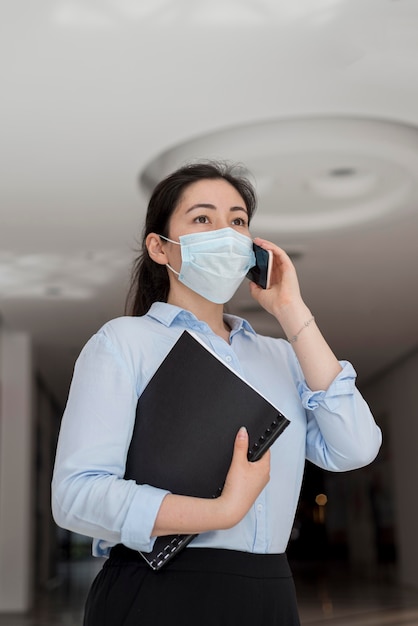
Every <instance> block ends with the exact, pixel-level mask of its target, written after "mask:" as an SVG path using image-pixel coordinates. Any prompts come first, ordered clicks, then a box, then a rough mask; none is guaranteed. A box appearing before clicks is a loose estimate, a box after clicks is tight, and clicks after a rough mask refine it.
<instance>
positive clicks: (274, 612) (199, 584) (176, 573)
mask: <svg viewBox="0 0 418 626" xmlns="http://www.w3.org/2000/svg"><path fill="white" fill-rule="evenodd" d="M177 624H178V625H179V626H180V625H181V626H196V625H197V624H199V626H235V625H236V626H238V625H239V626H300V622H299V617H298V610H297V604H296V594H295V588H294V583H293V577H292V573H291V571H290V567H289V564H288V562H287V557H286V555H285V554H251V553H247V552H238V551H234V550H218V549H212V548H186V549H185V550H183V552H182V553H181V554H179V555H178V556H177V557H175V558H174V559H173V561H171V562H169V563H167V564H166V565H165V566H164V567H163V568H162V569H161V570H160V571H158V572H154V571H153V570H151V569H150V568H149V566H148V565H147V564H146V563H145V562H144V561H143V559H142V557H141V556H140V555H139V554H138V553H137V552H135V551H134V550H129V549H128V548H125V547H124V546H121V545H119V546H115V547H114V548H112V550H111V553H110V557H109V559H108V560H107V561H106V563H105V564H104V566H103V569H102V570H101V571H100V572H99V574H98V575H97V577H96V579H95V580H94V582H93V585H92V587H91V589H90V592H89V595H88V598H87V602H86V609H85V617H84V626H169V625H170V626H173V625H176V626H177Z"/></svg>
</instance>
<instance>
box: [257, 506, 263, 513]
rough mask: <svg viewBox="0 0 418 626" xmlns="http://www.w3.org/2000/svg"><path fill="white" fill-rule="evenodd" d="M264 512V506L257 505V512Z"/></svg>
mask: <svg viewBox="0 0 418 626" xmlns="http://www.w3.org/2000/svg"><path fill="white" fill-rule="evenodd" d="M262 510H263V505H262V504H257V512H258V513H261V511H262Z"/></svg>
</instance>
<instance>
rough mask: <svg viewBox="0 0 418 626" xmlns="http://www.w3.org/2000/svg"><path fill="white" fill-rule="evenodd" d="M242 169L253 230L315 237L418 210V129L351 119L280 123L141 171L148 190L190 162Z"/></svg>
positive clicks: (243, 130) (219, 137)
mask: <svg viewBox="0 0 418 626" xmlns="http://www.w3.org/2000/svg"><path fill="white" fill-rule="evenodd" d="M200 159H204V160H206V159H220V160H223V161H225V160H226V161H230V162H233V163H239V164H241V166H242V167H243V168H244V171H245V172H246V173H248V175H249V176H250V178H251V179H252V180H253V182H254V184H255V186H256V189H257V193H258V197H259V209H258V211H257V213H256V215H255V217H254V220H253V222H252V224H253V230H258V232H259V233H260V234H262V233H263V232H264V231H267V232H269V233H270V232H280V233H281V234H282V235H283V234H284V233H289V234H293V233H300V234H302V233H303V234H315V233H317V232H323V231H324V230H333V229H341V228H347V227H351V228H353V227H359V226H361V225H364V224H365V223H367V222H372V221H374V220H376V219H379V220H382V219H389V218H390V219H396V218H398V217H399V216H400V215H401V214H402V213H403V212H409V211H411V210H413V209H415V207H416V201H417V198H418V193H417V190H418V128H416V127H413V126H408V125H405V124H398V123H395V122H390V121H385V120H372V119H364V118H345V117H333V118H325V117H313V118H299V119H296V118H295V119H281V120H272V121H269V122H262V123H254V124H248V125H245V126H239V127H238V126H237V127H233V128H227V129H223V130H221V131H218V132H215V133H210V134H208V135H205V136H201V137H197V138H194V139H191V140H189V141H185V142H183V143H181V144H179V145H177V146H174V147H172V148H170V149H169V150H167V151H165V152H164V153H162V154H160V155H159V156H158V157H157V158H155V159H154V160H153V161H151V162H150V163H149V164H148V166H147V167H146V168H145V169H144V170H143V172H142V173H141V183H142V186H143V188H144V190H145V191H146V192H147V193H150V192H151V190H152V189H153V187H154V186H155V184H157V182H158V181H159V180H161V179H162V178H163V177H164V176H166V175H168V174H169V173H171V172H172V171H173V170H175V169H176V168H177V167H179V166H180V165H182V164H184V163H189V162H191V161H197V160H200Z"/></svg>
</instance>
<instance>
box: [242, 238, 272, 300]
mask: <svg viewBox="0 0 418 626" xmlns="http://www.w3.org/2000/svg"><path fill="white" fill-rule="evenodd" d="M253 250H254V254H255V265H254V267H252V268H251V269H250V271H249V272H248V274H247V278H249V279H250V280H252V281H253V282H254V283H256V284H257V285H260V287H262V288H263V289H269V287H270V276H271V268H272V266H273V253H272V251H271V250H264V248H261V247H260V246H258V245H257V244H256V243H253Z"/></svg>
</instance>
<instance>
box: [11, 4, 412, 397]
mask: <svg viewBox="0 0 418 626" xmlns="http://www.w3.org/2000/svg"><path fill="white" fill-rule="evenodd" d="M417 32H418V3H417V2H416V0H361V1H360V0H235V1H234V0H211V2H202V1H201V0H38V1H37V2H36V3H34V2H32V1H31V0H15V1H14V2H9V3H3V6H2V7H1V17H0V47H1V50H0V52H1V54H0V76H1V99H0V102H1V105H0V106H1V116H0V125H1V126H0V138H1V139H0V158H1V170H0V171H1V184H0V208H1V226H0V314H1V315H2V318H3V322H4V324H5V325H6V326H8V327H9V328H13V329H22V330H28V331H29V332H30V333H31V334H32V336H33V342H34V348H35V358H36V364H37V368H38V369H39V370H40V372H41V373H42V375H43V377H44V378H45V379H46V380H47V382H48V384H49V385H50V387H52V388H53V389H54V392H55V394H56V395H57V398H58V399H59V400H60V401H61V402H63V401H64V398H65V394H66V391H67V388H68V383H69V380H70V376H71V370H72V366H73V362H74V359H75V358H76V356H77V354H78V352H79V350H80V348H81V346H82V345H83V343H84V342H85V341H86V340H87V339H88V337H89V336H90V335H91V334H93V333H94V332H95V330H96V329H97V328H98V327H100V325H101V324H102V323H104V322H105V321H106V320H108V319H109V318H111V317H114V316H117V315H121V314H123V306H124V297H125V293H126V287H127V283H128V279H129V270H130V264H131V261H132V259H133V256H134V249H135V246H136V243H137V237H138V235H139V233H140V228H141V225H142V220H143V217H144V209H145V207H146V201H147V196H148V190H147V187H146V185H144V184H141V180H142V182H144V180H145V182H146V181H149V180H154V179H158V178H159V177H160V176H161V175H163V174H165V173H166V172H167V171H170V170H171V169H173V168H174V167H177V165H179V164H180V163H182V162H183V161H184V160H185V159H187V160H188V159H196V158H206V157H212V156H216V157H219V158H222V159H227V160H233V161H239V162H242V164H243V165H244V166H246V167H248V168H249V169H250V170H251V172H252V173H253V175H254V180H255V184H256V186H257V189H258V191H259V196H260V203H259V209H258V213H257V215H256V217H255V218H254V224H253V231H254V235H262V236H265V237H269V238H271V239H272V240H274V241H276V242H277V243H278V244H280V245H282V246H283V247H285V249H287V250H288V251H289V252H292V253H293V254H294V255H295V263H296V266H297V269H298V272H299V276H300V281H301V285H302V289H303V293H304V296H305V299H306V301H307V303H308V305H309V306H310V307H311V309H312V311H313V313H314V314H315V316H316V319H317V321H318V323H319V324H320V326H321V328H322V329H323V331H324V333H325V334H326V336H327V338H328V339H329V341H330V343H331V345H332V347H333V348H334V349H335V351H336V352H337V354H338V356H339V357H340V358H348V359H350V360H352V361H353V362H354V364H355V366H356V369H357V371H358V373H359V381H360V382H365V381H367V379H369V378H370V377H371V376H373V375H375V374H376V373H377V372H379V371H381V370H383V369H385V368H387V367H389V366H390V365H391V364H392V363H394V362H396V361H397V360H398V359H400V358H402V357H403V356H404V355H406V354H408V353H409V352H410V351H412V350H414V349H416V347H417V343H418V333H417V320H418V294H417V273H418V271H417V268H418V211H417V204H418V35H417ZM141 177H142V178H141ZM233 304H234V307H233V310H234V312H237V313H239V314H242V315H245V316H247V317H248V319H250V321H252V322H253V324H254V326H255V327H256V328H257V329H258V330H260V331H261V332H267V333H271V334H274V335H280V329H278V328H277V326H276V324H275V323H274V320H272V319H269V318H267V317H266V315H265V314H264V313H262V312H261V311H259V310H257V308H256V307H254V305H253V304H252V302H251V301H250V300H249V297H248V293H247V285H243V287H242V288H240V290H239V292H238V294H237V296H236V297H235V298H234V303H233Z"/></svg>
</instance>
